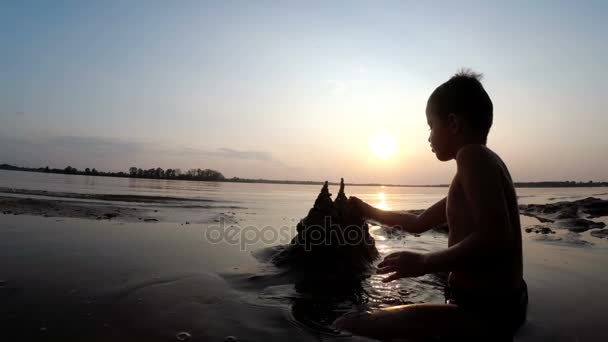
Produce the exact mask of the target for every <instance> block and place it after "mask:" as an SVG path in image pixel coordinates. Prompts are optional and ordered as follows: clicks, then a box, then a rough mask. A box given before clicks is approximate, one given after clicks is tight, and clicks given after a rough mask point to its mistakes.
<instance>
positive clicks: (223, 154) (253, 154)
mask: <svg viewBox="0 0 608 342" xmlns="http://www.w3.org/2000/svg"><path fill="white" fill-rule="evenodd" d="M180 154H182V155H184V154H186V155H194V156H208V157H214V158H222V159H241V160H256V161H261V162H268V163H272V164H274V165H276V166H284V164H283V162H281V161H280V160H278V159H276V158H274V157H273V155H272V153H270V152H266V151H243V150H236V149H232V148H228V147H220V148H218V149H214V150H200V149H194V148H183V149H181V150H180Z"/></svg>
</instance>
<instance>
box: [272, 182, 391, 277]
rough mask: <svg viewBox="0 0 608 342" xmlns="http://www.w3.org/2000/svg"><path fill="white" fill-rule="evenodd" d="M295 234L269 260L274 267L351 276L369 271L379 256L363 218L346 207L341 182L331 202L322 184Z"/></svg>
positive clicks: (329, 195)
mask: <svg viewBox="0 0 608 342" xmlns="http://www.w3.org/2000/svg"><path fill="white" fill-rule="evenodd" d="M297 232H298V234H297V236H296V237H294V238H293V240H292V241H291V244H289V245H288V246H286V247H285V248H284V249H283V250H281V251H280V252H279V253H278V254H277V255H276V256H275V257H274V258H273V260H272V262H273V263H274V264H275V265H278V266H289V267H298V268H303V269H309V270H313V271H322V270H330V271H331V272H334V273H336V274H351V275H352V274H362V273H363V272H365V271H366V270H369V269H370V268H371V267H372V263H373V261H374V260H375V259H377V258H378V257H379V253H378V250H377V249H376V246H375V241H374V238H373V237H372V236H371V235H370V234H369V227H368V225H367V223H366V222H365V218H363V217H362V216H361V215H360V214H359V213H357V212H354V211H353V210H352V208H349V207H348V205H347V197H346V195H345V194H344V180H342V182H341V183H340V191H339V193H338V195H337V197H336V200H335V201H332V199H331V194H330V193H329V189H328V183H327V182H325V185H323V188H322V189H321V193H320V194H319V196H318V197H317V199H316V201H315V204H314V206H313V208H312V209H310V211H309V212H308V215H307V216H306V217H305V218H304V219H302V220H301V221H300V223H298V225H297Z"/></svg>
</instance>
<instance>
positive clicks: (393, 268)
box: [376, 252, 426, 283]
mask: <svg viewBox="0 0 608 342" xmlns="http://www.w3.org/2000/svg"><path fill="white" fill-rule="evenodd" d="M425 263H426V257H425V255H424V254H420V253H416V252H397V253H392V254H389V255H388V256H387V257H386V258H384V260H383V261H382V262H381V263H379V264H378V270H377V272H376V273H378V274H386V273H393V272H394V273H393V274H391V275H390V276H388V277H386V278H384V279H382V282H384V283H388V282H390V281H393V280H395V279H399V278H407V277H419V276H422V275H425V274H426V269H425V268H426V265H425Z"/></svg>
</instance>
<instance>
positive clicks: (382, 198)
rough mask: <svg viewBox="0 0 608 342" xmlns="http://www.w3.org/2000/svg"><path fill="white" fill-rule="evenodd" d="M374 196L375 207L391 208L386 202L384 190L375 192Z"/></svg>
mask: <svg viewBox="0 0 608 342" xmlns="http://www.w3.org/2000/svg"><path fill="white" fill-rule="evenodd" d="M376 197H377V200H378V202H377V203H376V208H378V209H382V210H391V208H390V207H389V205H388V203H387V202H386V194H385V193H384V191H381V192H379V193H377V194H376Z"/></svg>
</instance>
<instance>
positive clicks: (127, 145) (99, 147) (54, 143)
mask: <svg viewBox="0 0 608 342" xmlns="http://www.w3.org/2000/svg"><path fill="white" fill-rule="evenodd" d="M42 143H43V144H46V145H50V146H51V147H61V148H68V149H72V148H73V149H78V150H88V151H89V152H93V151H97V152H101V151H104V152H105V151H108V150H120V151H122V152H127V151H128V152H137V151H141V150H144V149H145V148H146V144H144V143H138V142H132V141H124V140H121V139H116V138H103V137H82V136H60V137H53V138H49V139H46V141H43V142H42Z"/></svg>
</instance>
